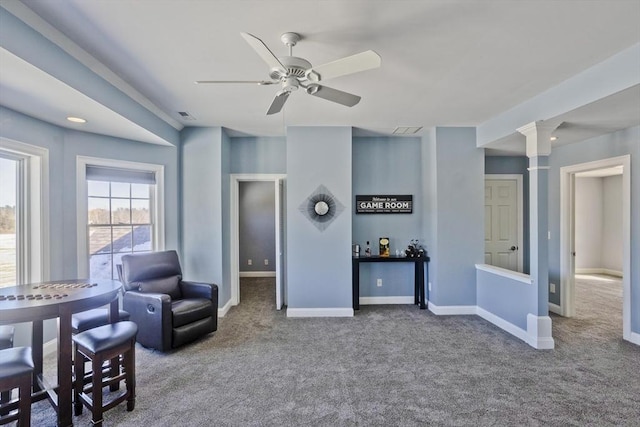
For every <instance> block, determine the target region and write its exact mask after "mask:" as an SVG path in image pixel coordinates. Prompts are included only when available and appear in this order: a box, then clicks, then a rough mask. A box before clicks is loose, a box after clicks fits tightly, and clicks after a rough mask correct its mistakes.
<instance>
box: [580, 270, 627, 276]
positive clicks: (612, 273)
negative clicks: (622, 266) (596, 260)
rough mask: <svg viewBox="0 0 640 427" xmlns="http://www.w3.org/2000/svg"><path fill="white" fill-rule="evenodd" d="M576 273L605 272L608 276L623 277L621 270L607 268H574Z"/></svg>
mask: <svg viewBox="0 0 640 427" xmlns="http://www.w3.org/2000/svg"><path fill="white" fill-rule="evenodd" d="M576 274H607V275H609V276H616V277H623V274H622V271H618V270H611V269H609V268H576Z"/></svg>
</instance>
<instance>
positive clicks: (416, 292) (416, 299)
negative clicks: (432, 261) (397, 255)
mask: <svg viewBox="0 0 640 427" xmlns="http://www.w3.org/2000/svg"><path fill="white" fill-rule="evenodd" d="M413 264H414V266H415V268H414V278H413V304H414V305H418V304H419V303H420V261H415V262H414V263H413Z"/></svg>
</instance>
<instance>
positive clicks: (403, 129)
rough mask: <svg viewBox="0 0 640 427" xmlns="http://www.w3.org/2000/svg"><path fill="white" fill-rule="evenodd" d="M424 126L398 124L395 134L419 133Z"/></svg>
mask: <svg viewBox="0 0 640 427" xmlns="http://www.w3.org/2000/svg"><path fill="white" fill-rule="evenodd" d="M420 129H422V126H398V127H397V128H395V129H394V130H393V134H394V135H413V134H415V133H417V132H418V131H419V130H420Z"/></svg>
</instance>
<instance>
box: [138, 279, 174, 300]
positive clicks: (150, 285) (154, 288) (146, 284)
mask: <svg viewBox="0 0 640 427" xmlns="http://www.w3.org/2000/svg"><path fill="white" fill-rule="evenodd" d="M180 279H181V277H180V276H169V277H163V278H161V279H151V280H144V281H140V282H134V283H133V284H134V285H137V286H138V290H139V291H140V292H147V293H158V294H168V295H169V296H170V297H171V299H172V300H175V299H180V298H182V293H181V292H180V286H179V285H178V283H179V282H180Z"/></svg>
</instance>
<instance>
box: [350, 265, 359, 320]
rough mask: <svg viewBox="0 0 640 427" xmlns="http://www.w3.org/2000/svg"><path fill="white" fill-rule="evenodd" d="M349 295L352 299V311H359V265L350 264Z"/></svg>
mask: <svg viewBox="0 0 640 427" xmlns="http://www.w3.org/2000/svg"><path fill="white" fill-rule="evenodd" d="M351 293H352V295H351V296H352V299H353V309H354V310H360V263H359V262H356V261H352V263H351Z"/></svg>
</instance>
